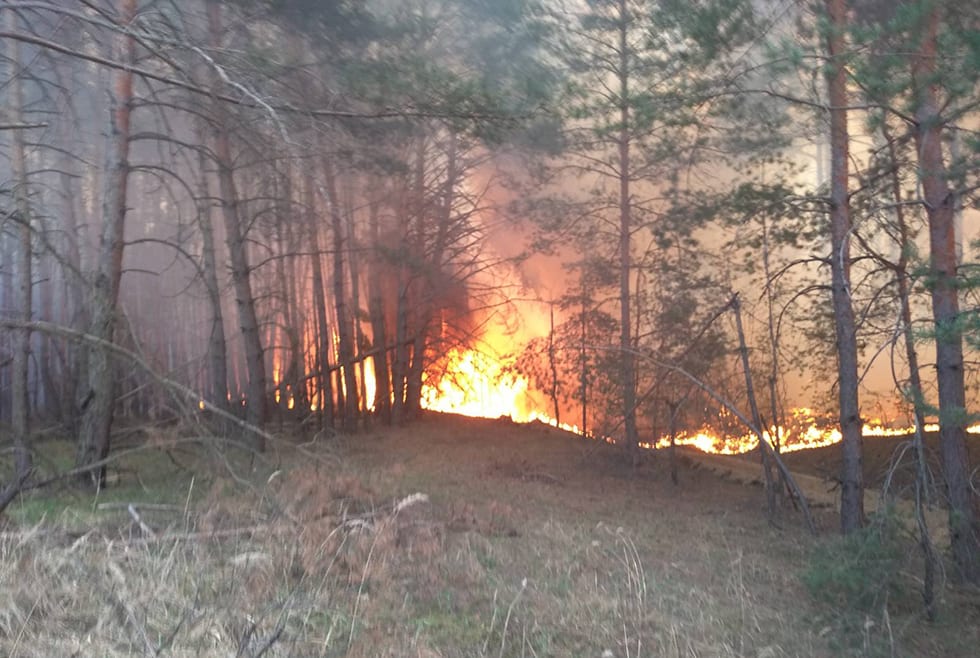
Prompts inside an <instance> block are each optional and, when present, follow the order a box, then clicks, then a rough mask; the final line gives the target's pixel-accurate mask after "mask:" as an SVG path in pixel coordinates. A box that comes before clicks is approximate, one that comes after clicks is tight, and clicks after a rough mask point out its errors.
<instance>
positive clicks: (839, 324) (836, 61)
mask: <svg viewBox="0 0 980 658" xmlns="http://www.w3.org/2000/svg"><path fill="white" fill-rule="evenodd" d="M827 10H828V13H829V18H830V25H829V27H828V29H829V30H830V33H829V35H828V40H827V45H828V54H829V55H830V65H829V68H828V73H827V85H828V92H829V99H830V149H831V161H830V167H831V173H830V244H831V254H830V271H831V287H832V298H833V307H834V318H835V331H836V336H837V388H838V396H839V400H840V426H841V435H842V437H843V440H842V441H841V453H842V464H841V510H840V518H841V531H842V532H843V533H844V534H848V533H851V532H854V531H855V530H858V529H859V528H861V527H862V526H863V525H864V482H863V473H862V465H861V459H862V457H861V453H862V436H861V413H860V407H859V404H858V366H857V328H856V326H855V322H854V309H853V308H852V306H851V282H850V270H851V262H850V230H851V218H850V200H849V198H848V157H849V141H848V140H849V135H848V130H847V75H846V71H845V66H844V59H843V58H844V48H845V43H844V33H845V29H846V21H847V6H846V0H827Z"/></svg>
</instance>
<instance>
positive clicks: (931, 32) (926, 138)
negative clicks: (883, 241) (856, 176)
mask: <svg viewBox="0 0 980 658" xmlns="http://www.w3.org/2000/svg"><path fill="white" fill-rule="evenodd" d="M941 6H942V3H934V4H933V5H932V6H931V10H930V11H929V13H928V15H927V16H925V17H924V21H925V24H924V26H923V28H924V30H923V34H922V41H921V43H920V45H919V49H918V52H916V53H915V54H914V56H913V60H912V77H913V84H914V92H915V96H916V99H915V100H916V110H915V125H914V137H915V145H916V150H917V151H918V160H919V164H918V169H919V181H920V183H921V185H922V193H923V197H924V198H923V200H924V202H925V208H926V215H927V217H928V222H929V270H930V271H929V275H930V276H929V279H930V284H931V285H930V294H931V297H932V314H933V321H934V331H935V342H936V380H937V383H938V388H939V444H940V452H941V454H942V462H943V474H944V476H945V480H946V492H947V496H948V503H949V534H950V545H951V547H952V552H953V560H954V562H955V564H956V567H957V571H958V576H959V577H960V578H961V579H963V580H964V581H967V582H971V583H980V522H978V519H980V515H978V510H977V497H976V495H975V494H974V492H973V489H972V487H971V482H970V461H969V455H968V453H967V450H966V425H967V418H968V416H967V411H966V394H965V388H964V373H963V330H962V326H961V324H960V306H959V293H958V288H959V283H958V280H957V275H958V272H957V267H958V261H957V250H956V227H955V216H956V195H955V194H954V193H953V191H952V190H951V189H950V187H949V184H948V183H947V171H946V163H945V160H944V157H943V146H942V131H943V128H944V125H945V124H944V119H943V117H942V114H941V111H942V110H941V107H942V105H941V102H940V99H939V89H938V83H937V82H936V80H935V77H936V73H937V71H936V61H937V59H938V56H939V53H938V32H939V22H940V10H941Z"/></svg>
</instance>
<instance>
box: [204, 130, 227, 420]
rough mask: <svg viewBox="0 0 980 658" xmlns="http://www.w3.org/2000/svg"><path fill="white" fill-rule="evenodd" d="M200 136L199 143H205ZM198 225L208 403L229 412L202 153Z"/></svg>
mask: <svg viewBox="0 0 980 658" xmlns="http://www.w3.org/2000/svg"><path fill="white" fill-rule="evenodd" d="M204 141H205V140H204V134H203V131H202V134H201V143H202V144H203V143H204ZM198 167H199V169H200V174H199V176H200V177H199V180H198V185H199V189H198V194H199V195H200V200H199V201H198V204H197V218H198V226H199V227H200V229H201V241H202V251H203V254H202V256H203V259H202V260H203V263H202V265H203V268H204V277H203V278H204V289H205V290H206V291H207V294H208V303H209V304H210V309H211V331H210V332H209V333H208V371H209V372H210V375H211V376H210V382H209V386H208V400H209V401H210V402H211V403H212V404H213V405H215V406H216V407H218V408H219V409H221V410H223V411H228V408H229V404H228V402H229V400H228V347H227V345H226V344H225V321H224V313H223V312H222V310H221V285H220V283H219V282H218V257H217V253H216V251H215V248H214V226H213V224H212V221H211V192H210V190H209V189H208V177H207V163H206V161H205V158H204V152H203V151H198Z"/></svg>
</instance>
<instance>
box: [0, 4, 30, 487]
mask: <svg viewBox="0 0 980 658" xmlns="http://www.w3.org/2000/svg"><path fill="white" fill-rule="evenodd" d="M4 14H5V15H6V22H7V27H8V29H10V30H11V31H16V30H17V23H18V20H17V14H16V13H15V12H14V10H12V9H7V10H6V11H5V12H4ZM7 58H8V61H9V66H10V69H11V75H10V78H9V80H10V83H9V85H10V87H9V92H8V93H9V98H8V100H7V109H8V117H7V118H8V119H9V121H10V123H12V124H14V125H20V124H23V123H24V118H23V108H24V91H23V85H22V83H21V78H20V66H21V62H20V44H19V43H18V42H17V41H16V40H13V39H11V40H8V41H7ZM12 132H13V136H12V143H11V153H10V165H11V173H12V174H13V197H14V208H15V211H16V213H17V215H16V217H17V220H16V222H15V228H14V231H15V233H16V235H17V246H16V257H15V260H14V263H15V265H14V284H15V288H16V304H15V306H14V308H15V312H16V314H17V315H16V316H15V317H17V319H20V320H22V321H23V322H25V323H29V322H30V321H31V319H32V318H31V316H32V315H33V302H32V297H33V278H34V274H33V255H32V249H31V241H32V235H31V207H30V199H29V197H28V187H27V165H26V162H25V155H24V150H25V147H24V131H23V130H22V129H16V128H15V129H14V130H13V131H12ZM13 339H14V341H13V342H14V344H13V353H14V354H13V372H12V379H13V381H12V382H11V410H10V412H11V428H10V429H11V431H12V432H13V440H14V470H15V474H16V475H15V480H17V481H23V480H26V479H27V477H28V475H29V474H30V472H31V469H32V468H33V464H32V461H33V460H32V458H31V449H30V431H31V427H30V399H29V396H28V390H29V388H28V387H29V381H28V375H29V372H28V370H29V368H28V366H29V364H30V355H31V330H30V328H28V327H24V328H22V329H15V330H14V331H13Z"/></svg>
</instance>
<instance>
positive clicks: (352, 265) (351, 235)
mask: <svg viewBox="0 0 980 658" xmlns="http://www.w3.org/2000/svg"><path fill="white" fill-rule="evenodd" d="M345 196H346V197H347V198H346V199H345V204H346V206H347V209H346V212H345V213H344V217H345V218H346V220H347V227H346V228H347V243H348V245H349V249H348V253H349V254H350V257H349V258H348V259H347V271H348V272H349V273H350V297H351V309H352V313H351V322H352V325H353V326H352V327H351V328H352V329H353V331H354V336H353V341H354V350H355V351H354V353H355V355H360V354H361V350H362V349H363V347H364V332H363V330H362V328H361V274H360V269H359V268H358V259H357V258H355V257H354V254H355V253H358V250H359V245H358V243H357V233H356V223H355V222H354V218H355V217H354V209H353V203H352V202H351V200H350V198H349V196H350V192H348V194H347V195H345ZM355 367H356V369H357V370H356V374H357V378H356V379H357V385H358V398H359V399H360V406H361V407H362V408H361V409H359V412H360V416H361V418H362V421H363V422H364V425H365V429H366V428H367V411H368V396H367V377H366V376H365V374H366V372H367V363H365V362H364V359H360V358H358V359H357V360H356V363H355Z"/></svg>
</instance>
